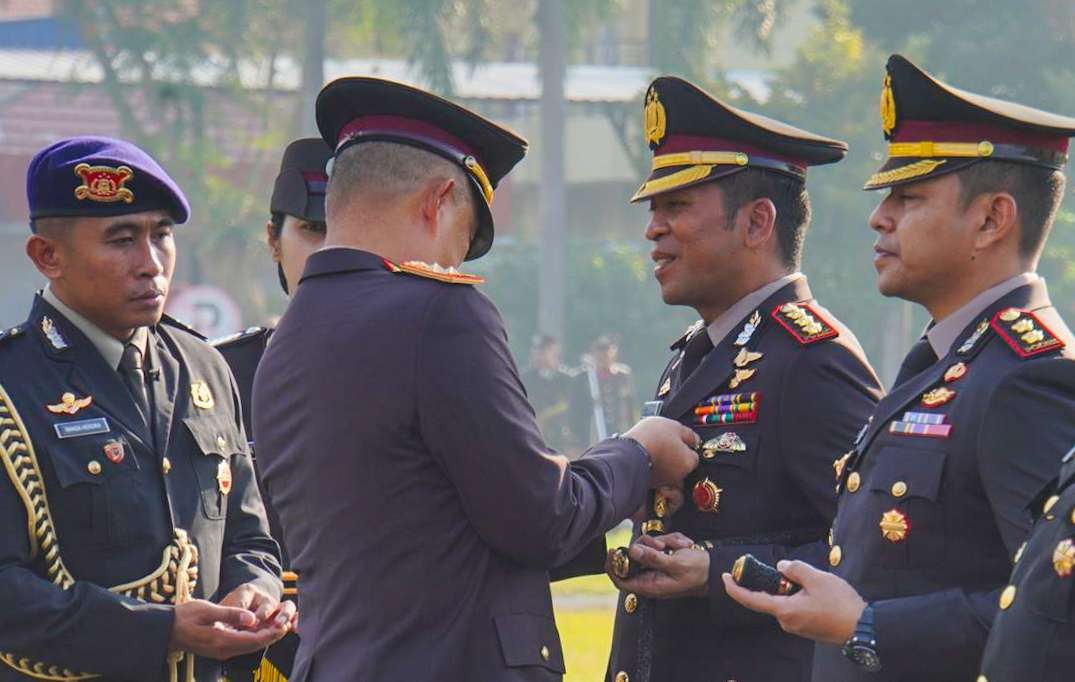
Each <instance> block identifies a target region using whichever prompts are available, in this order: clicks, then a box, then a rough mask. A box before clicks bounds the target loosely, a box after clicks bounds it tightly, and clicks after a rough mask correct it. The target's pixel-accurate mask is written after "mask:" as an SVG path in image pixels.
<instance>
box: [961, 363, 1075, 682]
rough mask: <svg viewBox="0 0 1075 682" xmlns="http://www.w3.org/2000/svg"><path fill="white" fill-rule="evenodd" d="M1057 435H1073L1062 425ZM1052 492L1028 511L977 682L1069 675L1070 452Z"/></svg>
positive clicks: (1074, 468) (1073, 550)
mask: <svg viewBox="0 0 1075 682" xmlns="http://www.w3.org/2000/svg"><path fill="white" fill-rule="evenodd" d="M1068 364H1069V365H1075V363H1068ZM1055 369H1057V368H1056V367H1049V369H1048V371H1053V370H1055ZM1042 371H1046V370H1045V367H1043V368H1042ZM1062 371H1063V374H1064V378H1063V381H1064V382H1065V383H1066V384H1067V385H1068V386H1073V385H1075V366H1072V367H1070V369H1069V368H1068V367H1065V368H1064V369H1063V370H1062ZM1052 381H1054V379H1050V382H1052ZM1054 428H1055V427H1054ZM1059 430H1061V431H1067V432H1069V433H1070V432H1071V431H1073V430H1075V429H1073V428H1072V424H1071V422H1068V423H1067V424H1065V425H1062V426H1061V428H1060V429H1059ZM1054 490H1055V495H1050V496H1049V497H1048V498H1047V499H1046V500H1045V502H1044V503H1041V502H1040V500H1035V503H1034V505H1033V509H1032V511H1033V513H1034V515H1035V517H1036V518H1037V522H1036V523H1035V525H1034V529H1033V530H1032V531H1031V534H1030V540H1029V541H1028V542H1027V544H1026V545H1025V546H1024V547H1023V548H1021V549H1020V550H1018V551H1017V552H1016V563H1015V570H1014V571H1013V573H1012V576H1011V578H1010V580H1009V584H1010V585H1011V586H1012V587H1009V588H1008V590H1009V595H1010V596H1009V598H1006V599H1005V602H1006V603H1008V606H1007V608H1004V609H1001V610H1000V611H998V612H997V617H996V620H994V621H993V627H992V629H991V630H990V631H989V639H988V640H987V641H986V644H985V655H984V656H983V658H982V665H981V674H982V677H979V678H978V679H979V681H980V682H1020V681H1021V680H1035V682H1064V681H1065V680H1070V679H1071V675H1072V671H1073V670H1075V593H1073V590H1072V584H1073V583H1075V578H1073V577H1072V576H1073V573H1075V449H1073V450H1069V451H1068V454H1067V455H1065V457H1064V460H1063V464H1062V466H1061V469H1060V477H1059V479H1058V484H1057V486H1056V487H1055V489H1054ZM1009 599H1010V602H1009Z"/></svg>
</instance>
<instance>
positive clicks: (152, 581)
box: [0, 385, 198, 682]
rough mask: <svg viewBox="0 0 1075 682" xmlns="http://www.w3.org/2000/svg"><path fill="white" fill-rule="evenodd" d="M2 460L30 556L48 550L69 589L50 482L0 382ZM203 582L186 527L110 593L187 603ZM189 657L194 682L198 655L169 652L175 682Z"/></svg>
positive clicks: (48, 670)
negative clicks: (22, 516)
mask: <svg viewBox="0 0 1075 682" xmlns="http://www.w3.org/2000/svg"><path fill="white" fill-rule="evenodd" d="M0 461H2V462H3V464H4V469H5V470H6V471H7V474H8V478H9V479H11V484H12V485H13V486H14V487H15V492H16V493H17V494H18V495H19V497H20V498H21V499H22V503H23V506H24V507H25V508H26V518H27V523H28V527H27V534H28V536H29V542H30V558H31V559H33V558H35V557H37V556H38V554H39V553H43V555H44V556H43V558H44V562H45V573H46V576H45V577H46V578H47V579H48V580H49V581H50V582H52V583H53V584H54V585H57V586H58V587H59V588H60V589H63V590H68V589H70V588H71V587H73V586H74V584H75V582H76V580H75V577H74V576H72V575H71V572H70V571H69V570H67V566H65V565H64V563H63V558H62V557H61V556H60V542H59V538H58V536H57V534H56V528H55V526H54V524H53V521H52V512H51V511H50V510H49V503H48V498H47V497H46V495H45V482H44V478H43V477H42V475H41V467H40V465H39V464H38V462H37V455H36V453H35V452H34V445H33V442H32V441H31V439H30V435H29V432H28V431H27V430H26V425H25V424H24V423H23V421H22V418H21V417H19V413H18V411H16V409H15V405H14V403H13V402H12V401H11V397H10V396H9V395H8V394H7V391H6V390H4V387H3V386H2V385H0ZM197 581H198V548H197V547H196V546H195V545H194V544H193V543H192V542H190V540H189V538H188V537H187V533H186V531H184V530H182V529H180V528H177V529H176V530H175V537H174V538H173V539H172V542H171V543H169V544H168V546H167V547H165V548H164V551H163V553H162V557H161V564H160V566H159V567H158V568H157V570H155V571H153V572H152V573H150V574H149V575H147V576H145V577H144V578H141V579H139V580H135V581H132V582H129V583H124V584H122V585H117V586H116V587H111V588H109V591H110V592H113V593H115V594H120V595H123V596H125V597H129V598H132V599H140V600H142V601H148V602H153V603H158V604H162V603H171V604H182V603H184V602H187V601H190V600H191V599H192V598H193V593H194V587H195V585H196V584H197ZM184 658H185V659H186V671H185V679H186V682H194V655H193V654H190V653H185V652H182V651H177V652H173V653H170V654H169V655H168V662H169V664H170V665H169V668H170V670H169V674H170V680H171V682H178V679H179V669H178V668H179V661H181V660H183V659H184ZM0 661H3V662H4V663H5V664H7V665H9V666H11V667H12V668H14V669H15V670H17V671H18V672H20V673H22V674H23V675H27V676H29V677H34V678H37V679H39V680H65V681H66V680H86V679H90V678H94V677H100V675H99V674H96V673H86V672H78V671H74V670H70V669H68V668H62V667H60V666H57V665H49V664H48V663H42V662H40V661H31V660H30V659H28V658H26V657H21V656H18V655H17V654H13V653H9V652H0Z"/></svg>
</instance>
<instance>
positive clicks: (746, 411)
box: [694, 392, 761, 426]
mask: <svg viewBox="0 0 1075 682" xmlns="http://www.w3.org/2000/svg"><path fill="white" fill-rule="evenodd" d="M760 402H761V393H756V392H755V393H726V394H723V395H715V396H713V397H711V398H706V399H705V400H703V401H702V402H700V403H698V404H697V405H696V406H695V407H694V423H695V424H698V425H701V426H706V425H714V424H750V423H753V422H756V421H758V405H759V403H760Z"/></svg>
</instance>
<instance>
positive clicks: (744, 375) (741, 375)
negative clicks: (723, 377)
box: [728, 369, 757, 389]
mask: <svg viewBox="0 0 1075 682" xmlns="http://www.w3.org/2000/svg"><path fill="white" fill-rule="evenodd" d="M756 371H757V370H754V369H737V370H735V376H733V377H732V378H731V381H729V382H728V388H731V389H736V388H739V384H741V383H743V382H744V381H746V380H747V379H749V378H750V377H752V376H754V373H755V372H756Z"/></svg>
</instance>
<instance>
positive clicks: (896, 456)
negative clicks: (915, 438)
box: [870, 446, 945, 501]
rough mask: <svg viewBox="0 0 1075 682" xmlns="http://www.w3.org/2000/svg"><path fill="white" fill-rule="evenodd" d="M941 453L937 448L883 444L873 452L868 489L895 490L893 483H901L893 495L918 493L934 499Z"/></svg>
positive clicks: (940, 471) (941, 473)
mask: <svg viewBox="0 0 1075 682" xmlns="http://www.w3.org/2000/svg"><path fill="white" fill-rule="evenodd" d="M944 459H945V454H944V453H943V452H940V451H938V450H920V449H917V448H907V447H893V446H889V447H885V448H882V449H881V451H880V452H878V453H877V468H876V469H875V470H874V472H873V474H872V475H871V476H870V490H874V491H879V492H885V493H889V494H896V493H895V491H894V490H893V486H896V485H897V484H899V483H902V484H903V491H902V492H901V493H900V494H899V495H897V497H904V496H906V497H922V498H925V499H927V500H932V501H936V500H937V497H938V495H940V492H941V481H942V479H943V477H944Z"/></svg>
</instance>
